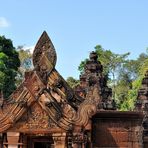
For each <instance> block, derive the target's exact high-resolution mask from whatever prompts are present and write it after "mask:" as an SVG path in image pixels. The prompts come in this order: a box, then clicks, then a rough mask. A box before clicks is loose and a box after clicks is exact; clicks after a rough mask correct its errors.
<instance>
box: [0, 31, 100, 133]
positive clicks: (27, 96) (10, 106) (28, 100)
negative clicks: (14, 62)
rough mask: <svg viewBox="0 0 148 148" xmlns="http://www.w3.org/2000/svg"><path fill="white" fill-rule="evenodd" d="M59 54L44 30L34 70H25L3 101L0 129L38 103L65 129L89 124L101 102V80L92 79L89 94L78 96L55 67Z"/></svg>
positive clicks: (10, 123) (6, 126)
mask: <svg viewBox="0 0 148 148" xmlns="http://www.w3.org/2000/svg"><path fill="white" fill-rule="evenodd" d="M56 57H57V56H56V52H55V49H54V46H53V44H52V42H51V40H50V38H49V37H48V35H47V33H46V32H43V34H42V35H41V37H40V39H39V41H38V42H37V44H36V46H35V49H34V53H33V64H34V70H33V71H30V72H28V73H26V76H25V80H24V82H22V84H21V86H20V87H19V88H18V89H17V90H16V91H15V92H14V93H13V94H12V95H11V96H10V97H9V99H8V100H5V101H4V104H3V106H4V107H3V109H1V112H0V115H1V117H0V132H1V131H4V130H7V129H8V128H9V127H11V126H12V124H14V123H15V122H16V121H17V120H18V119H19V118H20V117H21V116H22V114H23V113H25V112H26V111H27V109H28V108H29V107H30V106H31V105H33V104H34V103H35V102H37V103H38V104H39V105H40V106H41V108H42V109H43V110H44V111H45V112H46V113H47V115H48V116H49V117H50V119H51V120H52V121H53V122H54V123H55V124H57V126H59V127H60V128H63V129H64V130H71V129H73V128H74V126H80V127H85V126H86V125H87V124H88V121H89V119H90V118H91V117H92V115H93V114H95V113H96V111H97V107H98V104H99V102H100V101H101V97H100V82H99V81H94V80H92V81H91V80H89V81H90V83H91V84H90V86H89V87H88V92H87V94H86V97H85V98H84V96H83V97H82V96H80V95H77V94H76V93H75V91H74V90H73V89H72V88H70V86H69V85H68V84H67V82H66V81H65V80H64V79H63V78H62V76H61V75H60V74H59V73H58V72H57V70H56V69H55V64H56ZM20 88H21V89H20ZM20 90H21V91H20ZM6 106H7V107H6Z"/></svg>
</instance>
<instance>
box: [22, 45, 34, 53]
mask: <svg viewBox="0 0 148 148" xmlns="http://www.w3.org/2000/svg"><path fill="white" fill-rule="evenodd" d="M34 47H35V46H26V47H24V50H29V51H30V52H31V53H33V50H34Z"/></svg>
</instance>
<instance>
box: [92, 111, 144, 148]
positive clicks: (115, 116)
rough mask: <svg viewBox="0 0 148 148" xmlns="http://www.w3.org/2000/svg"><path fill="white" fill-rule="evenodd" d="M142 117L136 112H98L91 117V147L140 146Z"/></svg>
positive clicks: (131, 147) (137, 147)
mask: <svg viewBox="0 0 148 148" xmlns="http://www.w3.org/2000/svg"><path fill="white" fill-rule="evenodd" d="M142 119H143V115H142V114H140V113H137V112H118V111H101V112H98V113H97V114H96V115H95V116H94V117H93V119H92V141H93V148H103V147H104V148H105V147H106V148H111V147H114V148H115V147H121V148H127V147H128V148H141V147H142V126H141V125H142Z"/></svg>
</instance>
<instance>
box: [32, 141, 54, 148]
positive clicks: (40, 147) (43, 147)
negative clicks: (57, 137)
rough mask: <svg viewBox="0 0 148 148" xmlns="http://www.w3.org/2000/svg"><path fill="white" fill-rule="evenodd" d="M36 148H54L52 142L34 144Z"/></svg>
mask: <svg viewBox="0 0 148 148" xmlns="http://www.w3.org/2000/svg"><path fill="white" fill-rule="evenodd" d="M34 148H52V144H51V143H50V142H34Z"/></svg>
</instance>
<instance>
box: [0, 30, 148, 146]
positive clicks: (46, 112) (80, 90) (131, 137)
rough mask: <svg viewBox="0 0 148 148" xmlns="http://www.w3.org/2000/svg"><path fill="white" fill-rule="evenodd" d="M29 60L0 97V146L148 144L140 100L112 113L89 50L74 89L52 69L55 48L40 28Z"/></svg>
mask: <svg viewBox="0 0 148 148" xmlns="http://www.w3.org/2000/svg"><path fill="white" fill-rule="evenodd" d="M33 64H34V70H33V71H30V72H26V74H25V79H24V81H23V82H22V84H21V85H20V86H19V87H18V88H17V90H16V91H15V92H13V93H12V95H11V96H10V97H9V98H8V99H4V100H2V99H1V100H0V147H2V148H119V147H120V148H142V147H145V148H146V147H147V148H148V144H147V141H148V140H147V139H148V138H147V136H148V134H147V130H146V125H147V126H148V123H147V119H146V118H144V115H143V111H142V109H141V104H142V103H141V102H140V103H138V101H137V108H138V107H139V106H140V107H139V109H138V111H134V112H119V111H116V105H115V102H114V100H112V99H111V95H112V91H111V89H110V88H108V87H107V83H106V81H107V80H106V78H105V76H104V75H103V74H102V71H103V67H102V65H101V63H100V62H98V56H97V54H96V53H95V52H91V53H90V59H89V60H88V61H87V63H86V66H85V70H84V73H83V74H82V75H81V76H80V85H79V86H77V87H76V88H75V89H72V88H70V86H69V85H68V84H67V83H66V81H65V80H64V79H63V78H62V77H61V75H60V74H59V73H58V72H57V70H56V69H55V64H56V52H55V49H54V46H53V44H52V42H51V40H50V39H49V37H48V35H47V33H46V32H44V33H43V34H42V35H41V37H40V39H39V41H38V42H37V44H36V46H35V49H34V53H33ZM147 84H148V83H147ZM139 94H140V93H139ZM144 95H145V94H143V95H142V96H144ZM140 98H141V97H140ZM140 98H139V99H138V100H141V99H140ZM143 100H144V99H143ZM145 100H148V99H147V98H145ZM145 102H146V101H145ZM143 118H144V119H145V120H144V121H145V122H144V123H145V124H144V125H145V129H144V130H143ZM143 131H144V133H145V134H143Z"/></svg>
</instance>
